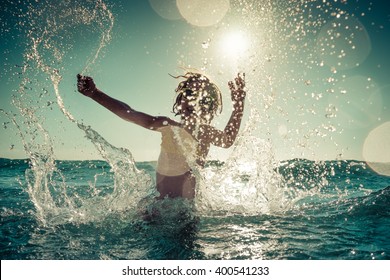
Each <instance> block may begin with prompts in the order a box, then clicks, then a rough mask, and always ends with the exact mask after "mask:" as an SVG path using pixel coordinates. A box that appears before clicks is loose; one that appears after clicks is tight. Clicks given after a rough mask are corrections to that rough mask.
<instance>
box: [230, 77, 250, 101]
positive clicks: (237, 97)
mask: <svg viewBox="0 0 390 280" xmlns="http://www.w3.org/2000/svg"><path fill="white" fill-rule="evenodd" d="M234 82H235V84H234V83H233V81H230V82H229V88H230V91H231V93H232V101H233V102H239V101H243V100H244V99H245V95H246V91H245V73H242V74H238V75H237V77H236V78H235V79H234Z"/></svg>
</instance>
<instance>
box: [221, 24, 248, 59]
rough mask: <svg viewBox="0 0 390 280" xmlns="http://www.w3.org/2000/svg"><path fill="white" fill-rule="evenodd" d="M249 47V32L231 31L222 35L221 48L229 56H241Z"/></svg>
mask: <svg viewBox="0 0 390 280" xmlns="http://www.w3.org/2000/svg"><path fill="white" fill-rule="evenodd" d="M248 48H249V37H248V34H246V33H244V32H243V31H241V30H234V31H229V32H227V33H226V34H224V36H223V37H222V40H221V49H222V51H223V53H224V54H225V55H227V56H235V57H238V56H241V55H242V54H243V53H245V52H246V51H247V50H248Z"/></svg>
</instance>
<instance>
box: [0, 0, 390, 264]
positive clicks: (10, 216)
mask: <svg viewBox="0 0 390 280" xmlns="http://www.w3.org/2000/svg"><path fill="white" fill-rule="evenodd" d="M249 2H251V1H241V2H240V5H244V8H242V13H243V16H244V18H245V19H246V20H247V22H246V24H248V25H252V24H264V25H265V26H271V27H272V25H269V23H272V21H273V20H274V18H273V16H269V14H270V13H269V12H270V11H272V9H273V7H272V5H271V2H269V1H264V3H262V7H257V6H256V4H254V3H257V2H256V1H255V2H253V3H252V4H250V5H247V6H245V5H246V4H248V3H249ZM304 2H305V1H304ZM308 2H310V1H308ZM260 8H261V9H260ZM240 9H241V8H240ZM267 9H268V10H267ZM326 9H328V8H326ZM292 10H294V9H292ZM292 10H291V9H290V11H292ZM258 11H263V13H262V16H261V17H260V19H259V16H258V15H256V13H255V12H258ZM286 19H287V18H282V21H283V20H286ZM20 20H21V23H20V26H21V28H24V29H23V30H24V31H23V35H24V36H25V37H26V40H27V42H28V43H27V44H26V51H25V54H24V63H23V64H22V65H19V66H18V68H20V69H18V73H17V75H19V78H20V86H19V89H18V90H17V93H16V94H14V96H13V98H12V104H13V105H14V107H15V110H13V111H7V110H1V113H2V114H3V116H5V117H6V118H7V119H8V122H7V123H9V124H12V126H13V128H14V129H15V131H16V133H17V135H18V137H19V139H20V143H21V145H22V146H23V149H24V152H25V154H26V157H27V159H26V160H9V159H1V160H0V167H1V168H0V192H1V196H0V201H1V204H0V211H1V216H0V217H1V226H0V229H1V233H0V248H1V249H0V254H1V259H389V254H390V242H389V241H388V240H390V238H389V230H388V229H389V226H390V217H389V209H388V205H389V195H390V193H389V192H390V189H389V185H390V180H389V177H386V176H381V175H378V174H377V173H375V172H373V171H372V170H371V169H370V168H369V167H368V165H367V164H366V163H364V162H360V161H345V160H337V161H309V160H304V159H292V160H289V161H278V160H276V159H275V157H274V153H273V145H272V142H271V141H269V140H264V138H263V137H260V136H259V134H260V133H258V132H259V130H265V131H267V129H268V130H269V129H270V123H268V120H269V119H270V113H269V109H270V108H272V106H274V105H275V104H274V103H275V96H274V94H275V92H274V88H273V87H274V84H273V83H274V82H273V81H272V77H271V76H268V78H267V79H264V77H266V76H267V75H266V74H270V73H269V72H267V71H265V70H264V69H266V68H267V67H266V66H265V62H266V61H270V60H272V58H268V59H264V57H265V56H266V54H265V53H266V51H267V50H269V49H271V48H272V44H268V43H271V42H272V40H273V39H272V34H273V31H274V30H273V29H272V28H271V29H270V30H268V31H267V32H265V34H264V35H265V37H264V38H268V39H267V40H268V41H267V40H265V42H263V43H262V44H261V46H262V53H254V54H253V55H252V56H251V57H250V58H248V61H244V63H246V64H247V65H246V67H248V68H249V69H251V71H252V72H253V73H254V72H256V71H257V73H259V75H260V76H261V77H262V78H261V79H260V80H256V79H252V80H251V81H250V80H249V79H248V81H247V89H248V98H247V99H248V102H247V105H246V112H247V114H248V115H249V117H248V119H247V120H246V123H245V125H244V126H243V128H242V130H241V132H240V136H239V139H238V140H237V141H236V143H235V145H234V147H232V148H231V153H230V155H229V157H228V158H227V159H226V160H224V161H223V162H220V161H216V160H214V161H213V160H212V159H210V161H209V162H208V163H207V165H206V167H205V168H204V169H203V170H201V171H200V172H199V173H197V174H196V176H197V182H198V183H197V195H196V198H195V199H194V200H193V201H188V200H184V199H174V200H172V199H164V200H160V201H155V200H154V197H155V196H156V195H157V193H156V189H155V179H154V176H155V175H154V174H155V163H154V162H136V161H135V160H134V158H133V156H132V153H131V151H129V150H128V149H125V148H120V147H115V146H113V145H112V144H111V143H109V142H108V141H107V140H106V139H104V138H103V137H102V136H101V135H100V134H99V133H98V132H97V131H96V130H95V129H94V128H93V127H90V126H88V125H86V124H85V123H84V122H83V121H81V120H79V119H77V118H75V117H74V116H73V114H72V113H71V111H70V110H69V109H68V107H67V105H66V104H65V103H64V101H63V93H62V92H61V87H60V85H61V82H62V80H63V78H64V74H63V73H67V70H68V67H69V66H68V65H66V64H65V63H64V61H66V59H65V58H66V56H68V55H69V54H73V55H76V54H77V52H75V49H77V48H76V47H75V46H80V37H83V36H86V35H88V34H89V33H92V34H93V35H95V36H94V37H95V38H96V42H95V43H94V44H92V45H93V46H94V47H93V48H92V49H93V51H92V54H91V55H90V56H89V58H88V59H87V61H82V62H81V63H80V64H83V67H82V69H83V70H82V74H84V73H88V72H89V71H91V68H92V66H96V65H97V63H98V58H99V56H100V54H101V51H102V50H103V49H104V47H105V46H106V45H107V44H108V43H109V41H110V38H111V33H112V27H113V25H114V16H113V14H112V13H111V11H110V9H108V8H107V6H106V4H105V3H104V2H103V1H58V2H52V1H42V2H38V1H31V2H28V5H27V9H26V10H25V11H24V13H23V16H22V17H21V19H20ZM280 56H281V57H283V53H281V54H280ZM279 59H280V58H279ZM275 67H277V66H276V65H275ZM272 71H276V70H271V72H272ZM73 74H74V76H75V74H76V73H73ZM247 76H248V78H249V77H250V75H247ZM259 89H261V91H259ZM279 105H280V104H279ZM279 105H277V104H276V105H275V107H277V109H278V110H279V111H280V113H281V114H285V113H286V112H285V111H284V109H283V108H281V107H280V106H281V105H280V106H279ZM48 110H57V111H58V112H60V113H61V115H62V119H61V122H67V123H68V124H71V125H73V127H74V129H75V130H77V131H78V132H81V133H83V134H84V136H85V138H86V139H87V140H88V141H89V143H90V145H92V146H93V147H95V149H96V151H97V152H98V153H99V155H100V157H101V158H102V160H100V161H58V160H56V153H55V149H54V146H55V145H54V142H55V141H56V139H55V137H54V136H53V133H52V132H50V129H49V128H48V127H49V126H46V122H47V117H46V115H47V114H46V113H47V111H48ZM333 111H334V112H333ZM333 111H332V112H331V113H332V114H333V113H337V110H333ZM260 112H261V113H260ZM61 122H59V124H58V125H59V126H61ZM259 123H260V124H261V126H259V125H258V124H259ZM324 125H326V124H324ZM324 125H323V126H324ZM325 130H327V129H325ZM331 130H333V129H331ZM314 132H315V133H316V134H321V136H324V137H325V136H326V135H325V134H324V131H314ZM314 132H313V133H314ZM325 132H326V133H328V132H329V131H325ZM308 137H310V135H309V136H308ZM386 168H388V167H386Z"/></svg>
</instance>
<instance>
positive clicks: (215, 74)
mask: <svg viewBox="0 0 390 280" xmlns="http://www.w3.org/2000/svg"><path fill="white" fill-rule="evenodd" d="M46 2H47V3H46ZM48 3H49V4H48ZM1 5H2V6H3V7H2V8H1V11H2V12H1V27H0V28H1V29H0V30H1V42H2V44H1V45H0V50H1V53H2V56H1V57H0V60H1V65H2V71H1V73H0V109H1V111H0V121H1V124H2V126H1V127H0V130H1V134H0V157H6V158H26V157H27V152H26V149H27V151H28V150H29V149H30V148H31V149H33V148H32V147H30V148H29V144H28V143H30V142H34V143H38V144H36V145H37V146H36V147H35V148H34V149H38V150H39V149H41V151H42V152H45V149H47V148H43V145H42V146H40V144H39V143H40V142H42V143H44V142H46V143H47V142H48V141H50V143H52V144H50V145H49V146H50V147H51V148H52V150H53V151H54V154H55V157H56V158H57V159H100V158H101V156H100V155H99V153H98V151H97V149H96V148H95V146H94V145H93V144H92V143H91V142H90V141H89V140H88V139H86V137H85V135H84V132H83V131H82V130H80V129H79V128H78V126H77V125H76V123H75V122H73V121H71V120H69V115H70V116H71V118H73V119H75V120H76V122H78V123H83V124H85V125H87V126H90V127H92V128H93V129H94V130H96V131H97V132H98V133H99V134H100V135H101V136H102V137H104V138H105V139H106V140H107V141H108V142H109V143H110V144H112V145H114V146H116V147H123V148H126V149H128V150H130V151H131V153H132V154H133V156H134V158H135V160H136V161H153V160H156V159H157V157H158V153H159V148H160V134H159V133H156V132H152V131H149V130H145V129H143V128H140V127H137V126H136V125H134V124H132V123H129V122H125V121H123V120H122V119H120V118H118V117H117V116H115V115H114V114H112V113H111V112H109V111H108V110H106V109H105V108H102V107H101V106H100V105H98V104H97V103H95V102H94V101H93V100H90V99H88V98H87V97H85V96H82V95H81V94H79V93H78V92H77V91H76V75H77V74H78V73H81V74H84V75H89V76H91V77H93V78H94V80H95V82H96V84H97V86H98V87H99V88H100V89H101V90H102V91H104V92H105V93H107V94H109V95H110V96H112V97H114V98H116V99H119V100H121V101H123V102H125V103H127V104H129V105H130V106H131V107H132V108H134V109H136V110H138V111H142V112H145V113H148V114H151V115H163V116H169V117H171V118H175V117H174V115H173V114H172V113H171V110H172V105H173V102H174V99H175V88H176V86H177V84H178V83H179V82H180V80H178V79H174V78H172V77H171V76H170V75H169V74H172V75H174V76H175V75H182V74H184V73H185V72H186V71H188V69H189V70H191V69H196V70H197V71H201V72H203V73H205V74H207V75H208V76H209V77H210V78H211V79H212V80H213V81H214V82H215V83H216V84H217V85H218V86H219V88H220V89H221V91H222V92H223V102H224V108H223V112H222V114H221V115H219V116H217V117H216V118H215V120H214V121H213V125H215V126H216V127H218V128H220V129H223V128H224V126H225V125H226V122H227V120H228V118H229V117H230V113H231V108H232V107H231V102H230V96H229V89H228V86H227V83H228V81H229V80H232V79H234V77H235V76H236V75H237V73H239V72H245V74H246V88H247V101H246V108H245V115H244V116H245V117H244V119H243V125H242V129H241V134H240V136H241V139H247V140H248V139H256V141H257V140H258V141H260V142H262V143H267V145H265V146H267V147H271V150H272V153H273V154H274V157H275V158H276V159H277V160H285V159H292V158H308V159H311V160H334V159H356V160H367V161H378V162H390V81H389V74H388V73H390V59H389V54H388V50H389V49H390V7H389V5H388V4H387V3H386V1H380V0H374V1H359V0H322V1H310V0H307V1H269V0H263V1H250V0H242V1H228V0H213V1H211V0H208V1H206V0H194V1H185V0H177V1H172V0H166V1H164V0H161V1H158V0H149V1H148V0H132V1H124V0H122V1H108V0H105V1H100V0H99V1H90V0H89V1H75V0H72V1H71V0H69V1H20V2H19V1H13V0H8V1H5V2H4V1H3V2H2V3H1ZM34 47H36V48H34ZM95 58H96V59H95ZM54 72H55V73H57V74H58V75H57V74H56V75H57V76H55V77H60V81H56V82H59V87H58V92H56V90H55V88H54V86H53V81H52V78H53V77H54V76H53V75H52V74H53V73H54ZM56 93H57V94H58V95H59V96H60V99H61V102H63V110H61V108H60V107H61V106H59V105H58V104H59V98H58V96H57V95H56ZM15 100H16V102H15ZM15 104H16V105H15ZM64 112H65V113H64ZM66 114H68V117H67V116H66ZM32 121H35V125H31V122H32ZM42 131H45V133H43V132H42ZM46 136H48V137H49V138H50V140H48V139H47V138H45V137H46ZM22 139H24V141H25V145H23V141H22ZM244 142H245V141H244ZM247 142H248V141H247ZM26 143H27V144H26ZM30 146H31V145H30ZM229 153H230V151H229V150H225V149H220V148H213V149H212V150H211V153H210V159H221V160H223V159H224V158H226V157H227V156H228V155H229Z"/></svg>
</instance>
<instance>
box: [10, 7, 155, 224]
mask: <svg viewBox="0 0 390 280" xmlns="http://www.w3.org/2000/svg"><path fill="white" fill-rule="evenodd" d="M22 20H23V22H21V24H22V23H23V25H27V31H26V37H27V40H28V42H29V43H28V45H27V48H26V52H25V55H24V57H25V62H24V65H23V67H22V69H21V77H23V79H22V82H21V84H20V88H19V91H18V94H17V95H15V96H14V98H13V101H12V102H13V104H14V106H15V107H16V108H17V109H18V111H19V116H18V117H13V116H12V117H11V116H10V114H8V116H9V117H10V119H12V122H13V123H14V124H15V126H16V128H17V130H18V132H19V136H20V138H21V140H22V143H23V146H24V150H25V152H26V154H27V155H28V157H29V159H30V168H29V169H27V171H26V182H27V192H28V194H29V195H30V198H31V200H32V202H33V203H34V205H35V208H36V213H35V215H36V217H37V220H38V221H40V222H41V223H43V224H45V225H54V224H58V223H66V222H75V223H80V222H90V221H93V220H101V219H104V217H106V216H107V215H109V214H110V213H112V212H124V211H126V210H129V211H130V213H132V212H135V210H136V208H137V207H136V206H137V203H138V202H139V201H140V200H141V198H143V197H145V196H147V195H149V194H151V193H152V192H153V190H152V189H151V186H152V185H153V182H152V179H151V177H150V176H149V175H147V174H146V173H145V172H143V171H140V170H138V169H137V168H136V167H135V162H134V159H133V157H132V154H131V153H130V151H128V150H126V149H122V148H116V147H114V146H112V145H111V144H110V143H108V142H107V141H106V140H105V139H104V138H103V137H101V136H100V135H99V133H97V132H96V131H95V130H93V129H92V128H91V127H89V126H87V125H85V124H83V123H82V122H80V121H78V120H77V119H76V118H75V117H74V116H73V115H72V114H71V113H70V112H69V111H68V110H67V109H66V106H65V104H64V101H63V98H62V96H61V93H60V88H59V85H60V83H61V80H62V78H63V76H62V74H61V72H64V71H65V70H66V66H64V65H62V61H63V60H64V58H65V57H67V56H71V55H74V52H75V51H77V50H75V49H76V44H80V41H78V40H77V38H78V37H80V36H82V34H84V33H85V32H93V33H95V34H96V35H97V36H96V37H97V38H99V42H98V43H97V44H98V47H97V48H96V51H95V52H94V53H92V55H91V58H90V59H89V60H88V61H87V63H86V65H85V67H84V70H83V71H82V72H86V71H88V69H90V68H91V66H92V65H94V64H95V63H96V62H97V60H98V58H99V56H100V55H101V53H102V50H103V49H104V47H105V46H106V45H107V44H108V43H109V41H110V38H111V32H112V28H113V25H114V17H113V15H112V13H111V11H110V10H109V9H108V8H107V6H106V5H105V3H104V2H103V1H101V0H99V1H77V0H76V1H54V2H53V1H46V2H45V1H43V2H40V3H29V5H28V11H27V13H26V14H25V18H23V19H22ZM26 22H28V24H26ZM42 85H44V86H43V88H40V87H41V86H42ZM50 86H52V88H53V90H54V95H50V94H49V92H48V90H47V88H50ZM42 104H47V106H42ZM53 104H57V106H58V108H59V109H60V112H61V113H62V114H63V116H65V117H66V119H67V120H68V121H70V122H72V123H74V124H75V125H76V127H78V128H79V129H81V130H82V131H83V132H84V133H85V137H86V138H87V139H89V140H90V141H91V142H92V143H93V144H94V145H95V147H96V149H97V150H98V152H99V153H100V155H101V156H102V157H103V158H104V160H106V161H107V163H109V165H110V167H111V170H110V173H111V174H112V181H113V183H112V185H108V186H105V188H104V190H102V189H100V190H97V185H96V179H97V177H95V182H89V184H88V185H87V186H83V187H82V188H80V190H78V191H75V190H73V189H72V188H70V186H69V185H68V182H67V178H65V177H64V176H63V175H62V172H61V170H60V169H58V168H57V165H56V161H55V153H54V148H53V147H54V141H55V140H54V139H53V138H52V137H51V134H50V132H49V131H48V130H47V129H46V127H45V122H46V118H45V110H47V108H48V107H49V108H50V109H52V108H51V107H52V105H53ZM86 194H89V195H86ZM91 194H92V195H91Z"/></svg>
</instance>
